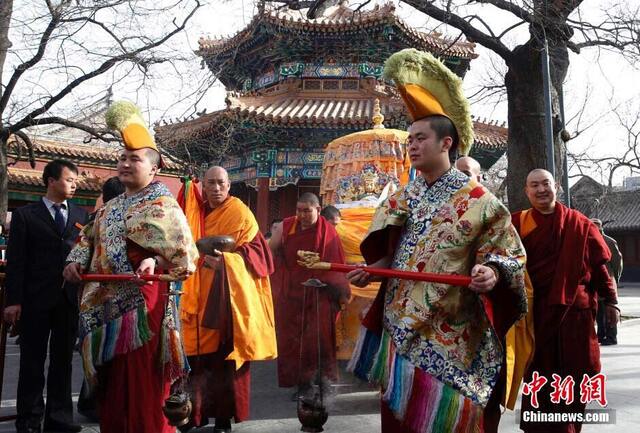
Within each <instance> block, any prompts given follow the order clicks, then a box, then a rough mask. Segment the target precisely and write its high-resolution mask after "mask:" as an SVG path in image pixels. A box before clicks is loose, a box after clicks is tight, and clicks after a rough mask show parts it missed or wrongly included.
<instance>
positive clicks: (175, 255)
mask: <svg viewBox="0 0 640 433" xmlns="http://www.w3.org/2000/svg"><path fill="white" fill-rule="evenodd" d="M132 248H133V249H136V250H143V251H145V252H146V253H147V254H148V255H149V256H154V255H160V256H162V257H163V258H165V259H166V260H167V261H168V262H170V263H172V264H173V265H174V266H181V267H186V268H188V269H190V270H192V271H193V270H195V261H196V260H197V258H198V251H197V249H196V247H195V243H194V241H193V238H192V236H191V231H190V229H189V226H188V224H187V221H186V218H185V216H184V213H183V212H182V210H181V209H180V207H179V206H178V203H177V202H176V200H175V199H174V198H173V196H172V195H171V193H170V192H169V190H168V189H167V187H166V186H165V185H163V184H161V183H159V182H153V183H151V184H150V185H148V186H147V187H146V188H144V189H143V190H142V191H139V192H138V193H136V194H134V195H131V196H127V195H125V194H121V195H119V196H118V197H116V198H114V199H113V200H111V201H109V202H108V203H107V204H106V205H105V206H104V207H103V208H101V209H99V210H98V211H97V213H96V217H95V220H94V222H93V223H92V224H90V225H87V226H86V227H85V228H84V229H83V231H82V233H81V238H80V241H79V243H78V244H77V245H76V246H75V248H74V249H73V250H72V251H71V253H70V254H69V256H68V257H67V261H69V262H77V263H80V265H81V266H82V268H83V270H84V271H85V272H89V273H98V274H121V273H131V272H134V271H135V269H134V267H133V265H132V263H131V258H130V256H129V254H128V251H129V250H130V249H132ZM147 313H148V311H147V306H146V305H145V299H144V296H143V294H142V291H141V289H140V287H139V286H137V285H136V284H134V283H121V282H120V283H111V282H89V283H86V284H85V286H84V290H83V293H82V299H81V302H80V328H79V336H80V340H81V350H82V358H83V365H84V371H85V376H86V377H87V380H88V381H89V382H90V383H95V380H96V367H97V366H100V365H103V364H105V363H107V362H109V361H111V360H112V359H113V358H114V357H115V356H117V355H121V354H126V353H130V352H133V351H135V350H136V349H138V348H140V347H142V346H143V345H144V344H145V343H147V342H148V341H149V340H150V339H151V338H152V336H153V335H152V332H151V329H150V327H149V322H148V317H147ZM179 324H180V320H179V317H178V310H177V308H176V305H175V297H173V296H169V300H168V305H167V308H166V309H165V314H164V319H163V322H162V326H161V328H160V332H161V334H162V335H161V342H160V345H161V346H160V351H161V353H160V355H161V358H160V360H159V363H160V364H162V365H164V366H165V367H164V369H165V372H166V373H167V374H168V375H170V376H172V377H174V378H175V377H177V376H179V375H181V374H183V373H184V371H185V369H186V368H187V367H186V363H185V359H186V358H185V356H184V352H183V349H182V343H181V341H180V329H179Z"/></svg>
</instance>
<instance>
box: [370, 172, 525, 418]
mask: <svg viewBox="0 0 640 433" xmlns="http://www.w3.org/2000/svg"><path fill="white" fill-rule="evenodd" d="M378 213H379V214H380V215H376V218H374V225H376V224H377V226H376V227H372V228H371V229H370V230H371V231H374V230H377V229H380V228H382V227H384V226H385V225H386V224H393V223H394V222H395V225H401V226H402V235H401V238H400V241H399V245H398V247H397V249H396V253H395V256H394V258H393V262H392V267H393V268H394V269H401V270H410V271H418V272H422V271H424V272H438V273H450V274H466V275H468V274H469V273H470V271H471V268H472V267H473V265H475V264H476V263H491V264H492V265H495V266H496V267H497V268H498V269H499V270H500V278H501V279H502V280H504V281H507V282H508V287H509V288H511V289H512V290H514V292H515V293H517V294H518V296H519V298H518V299H520V305H519V306H518V307H519V308H520V311H521V312H522V313H524V312H526V297H525V295H524V284H523V266H524V249H523V247H522V244H521V242H520V239H519V237H518V236H517V234H516V232H515V229H514V228H513V226H512V225H511V218H510V214H509V212H508V210H507V209H506V208H505V207H504V206H503V205H502V204H501V203H500V202H499V201H498V200H497V199H496V198H495V197H494V196H493V195H492V194H491V193H489V192H488V191H487V190H486V189H485V188H484V187H482V186H480V185H479V184H477V183H476V182H470V181H469V178H468V177H467V176H466V175H464V174H463V173H461V172H459V171H458V170H456V169H453V168H452V169H451V170H449V171H448V172H446V173H445V174H444V175H443V176H442V177H441V178H440V179H438V180H437V181H436V182H435V183H434V184H433V185H431V186H429V185H427V183H426V181H425V180H424V178H422V177H418V178H416V179H415V180H414V181H412V182H410V183H409V184H408V185H407V186H406V187H405V188H404V189H402V190H399V191H397V192H396V194H394V195H393V196H392V197H390V198H389V200H388V201H387V202H386V203H384V204H383V205H382V207H381V209H380V210H379V211H378ZM400 215H402V216H403V218H399V216H400ZM384 326H385V330H386V331H387V332H388V333H389V335H390V337H391V339H392V341H393V343H394V345H395V348H396V350H397V353H399V354H401V355H403V356H406V357H407V358H408V360H409V361H410V362H411V363H413V364H414V365H416V366H418V367H420V368H421V369H422V370H424V371H426V372H427V373H429V374H430V375H432V376H433V377H435V378H437V379H438V380H440V381H442V382H443V383H445V384H447V385H450V386H451V387H453V388H454V389H456V390H457V391H459V392H460V393H461V394H463V395H464V396H466V397H468V398H471V399H472V400H473V401H474V402H475V403H477V404H480V405H484V404H486V402H487V401H488V399H489V396H490V394H491V390H492V389H493V387H494V386H495V382H496V380H497V376H498V373H499V369H500V365H501V361H502V357H503V352H502V347H501V345H500V344H499V341H498V339H497V336H496V335H495V333H494V331H493V328H492V327H491V326H490V323H489V321H488V318H487V317H486V313H485V311H484V307H483V304H482V302H481V300H480V298H479V296H478V295H477V294H476V293H474V292H472V291H471V290H469V289H467V288H463V287H453V286H448V285H444V284H436V283H424V282H415V281H408V280H397V279H391V280H390V281H389V282H388V286H387V291H386V299H385V316H384Z"/></svg>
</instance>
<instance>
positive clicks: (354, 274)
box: [347, 268, 372, 287]
mask: <svg viewBox="0 0 640 433" xmlns="http://www.w3.org/2000/svg"><path fill="white" fill-rule="evenodd" d="M365 269H366V268H358V269H355V270H353V271H350V272H348V273H347V279H348V280H349V282H350V283H351V284H353V285H354V286H356V287H366V286H367V285H368V284H369V283H370V282H371V280H372V275H371V274H370V273H369V272H367V271H366V270H365Z"/></svg>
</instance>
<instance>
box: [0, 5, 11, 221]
mask: <svg viewBox="0 0 640 433" xmlns="http://www.w3.org/2000/svg"><path fill="white" fill-rule="evenodd" d="M12 12H13V0H0V98H2V95H3V91H2V89H3V88H4V87H3V85H4V81H3V76H2V71H3V70H4V62H5V59H6V58H7V51H8V50H9V48H11V41H10V40H9V24H10V23H11V14H12ZM4 125H5V118H4V113H1V112H0V224H4V222H5V221H6V217H7V205H8V200H9V188H8V174H7V141H8V139H9V134H8V132H6V131H5V129H4Z"/></svg>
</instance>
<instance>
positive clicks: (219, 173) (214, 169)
mask: <svg viewBox="0 0 640 433" xmlns="http://www.w3.org/2000/svg"><path fill="white" fill-rule="evenodd" d="M210 177H215V178H221V179H225V180H226V181H227V182H229V173H227V170H225V169H224V167H220V166H219V165H214V166H211V167H209V169H208V170H207V172H206V173H205V174H204V179H205V181H206V180H207V179H208V178H210Z"/></svg>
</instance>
